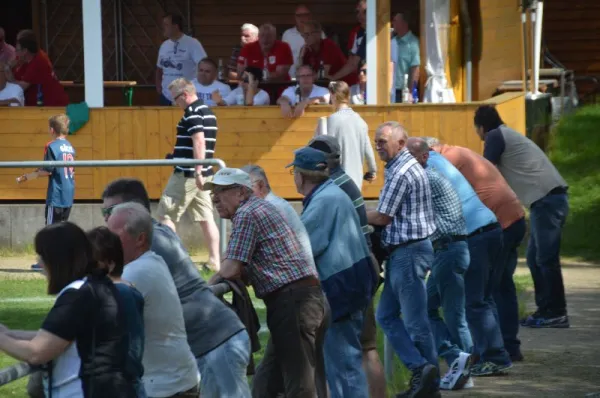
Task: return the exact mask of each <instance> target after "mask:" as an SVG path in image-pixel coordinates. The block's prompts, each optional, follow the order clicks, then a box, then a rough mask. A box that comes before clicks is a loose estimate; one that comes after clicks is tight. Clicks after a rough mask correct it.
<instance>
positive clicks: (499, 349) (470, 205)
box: [427, 151, 512, 376]
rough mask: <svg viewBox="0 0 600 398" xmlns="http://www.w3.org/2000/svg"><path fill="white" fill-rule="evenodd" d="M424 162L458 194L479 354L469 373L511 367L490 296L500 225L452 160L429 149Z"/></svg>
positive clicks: (470, 312)
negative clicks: (464, 227) (468, 261)
mask: <svg viewBox="0 0 600 398" xmlns="http://www.w3.org/2000/svg"><path fill="white" fill-rule="evenodd" d="M427 164H428V165H429V166H431V167H434V168H435V169H436V170H437V171H438V172H439V173H440V174H441V175H442V176H444V177H446V179H447V180H448V181H450V184H452V187H453V188H454V190H455V191H456V193H457V194H458V197H459V198H460V202H461V204H462V208H463V214H464V217H465V221H466V224H467V234H468V236H467V244H468V246H469V256H470V258H471V261H470V264H469V268H468V269H467V271H466V272H465V276H464V279H465V299H466V314H467V321H468V322H469V327H470V329H471V336H472V338H473V343H474V350H473V352H474V353H475V354H477V355H479V360H478V361H477V363H475V364H474V365H473V366H472V367H471V375H473V376H491V375H499V374H503V373H504V372H505V371H506V370H508V369H510V368H511V367H512V362H511V360H510V355H508V353H507V352H506V349H505V348H504V341H503V339H502V332H501V330H500V325H499V322H498V320H497V317H496V313H495V312H496V311H495V305H494V300H493V297H492V286H493V279H492V275H493V273H494V272H495V270H497V269H499V268H501V267H502V266H503V262H502V228H501V226H500V224H499V223H498V219H497V218H496V216H495V215H494V213H492V211H491V210H490V209H488V208H487V207H485V205H484V204H483V203H482V202H481V200H479V197H478V196H477V194H476V193H475V191H474V190H473V187H471V185H470V184H469V182H468V181H467V180H466V179H465V177H463V175H462V174H461V173H460V171H458V170H457V169H456V167H454V166H452V163H450V162H449V161H448V160H446V158H444V157H443V156H442V155H440V154H439V153H437V152H434V151H431V152H429V159H428V160H427Z"/></svg>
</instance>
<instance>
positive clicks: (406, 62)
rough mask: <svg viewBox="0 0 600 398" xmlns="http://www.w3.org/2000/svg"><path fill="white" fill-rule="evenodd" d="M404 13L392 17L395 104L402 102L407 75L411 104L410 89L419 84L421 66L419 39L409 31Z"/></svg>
mask: <svg viewBox="0 0 600 398" xmlns="http://www.w3.org/2000/svg"><path fill="white" fill-rule="evenodd" d="M407 15H408V14H407V13H406V12H401V13H400V12H399V13H397V14H396V15H394V19H393V20H392V26H393V28H394V33H396V35H395V36H394V38H393V39H392V43H391V46H392V47H391V49H392V62H393V63H394V82H395V89H396V102H402V89H404V84H405V82H404V76H405V75H408V81H407V83H406V84H408V89H409V91H410V94H409V102H412V100H413V98H412V88H413V87H414V85H415V84H419V68H420V66H421V55H420V52H421V49H420V47H419V39H417V37H416V36H415V35H414V34H413V33H412V32H411V31H410V27H409V26H408V19H409V18H408V17H407Z"/></svg>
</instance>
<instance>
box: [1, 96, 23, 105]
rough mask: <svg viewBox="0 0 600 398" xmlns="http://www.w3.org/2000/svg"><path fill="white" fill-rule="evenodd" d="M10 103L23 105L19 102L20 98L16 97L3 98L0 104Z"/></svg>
mask: <svg viewBox="0 0 600 398" xmlns="http://www.w3.org/2000/svg"><path fill="white" fill-rule="evenodd" d="M10 104H19V105H21V103H20V102H19V100H18V99H16V98H9V99H6V100H1V101H0V106H10Z"/></svg>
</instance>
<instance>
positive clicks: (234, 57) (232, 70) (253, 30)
mask: <svg viewBox="0 0 600 398" xmlns="http://www.w3.org/2000/svg"><path fill="white" fill-rule="evenodd" d="M240 30H241V37H240V45H236V46H235V47H233V50H232V51H231V57H230V58H229V65H227V69H228V76H229V80H238V79H239V76H240V75H238V73H237V63H238V58H239V56H240V51H242V47H244V46H245V45H246V44H249V43H254V42H255V41H257V40H258V27H257V26H256V25H252V24H251V23H245V24H243V25H242V27H241V29H240Z"/></svg>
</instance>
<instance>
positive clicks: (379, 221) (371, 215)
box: [367, 210, 393, 227]
mask: <svg viewBox="0 0 600 398" xmlns="http://www.w3.org/2000/svg"><path fill="white" fill-rule="evenodd" d="M367 220H368V222H369V225H377V226H380V227H385V226H386V225H389V224H391V223H392V220H393V219H392V217H390V216H388V215H387V214H383V213H380V212H378V211H377V210H369V211H367Z"/></svg>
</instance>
